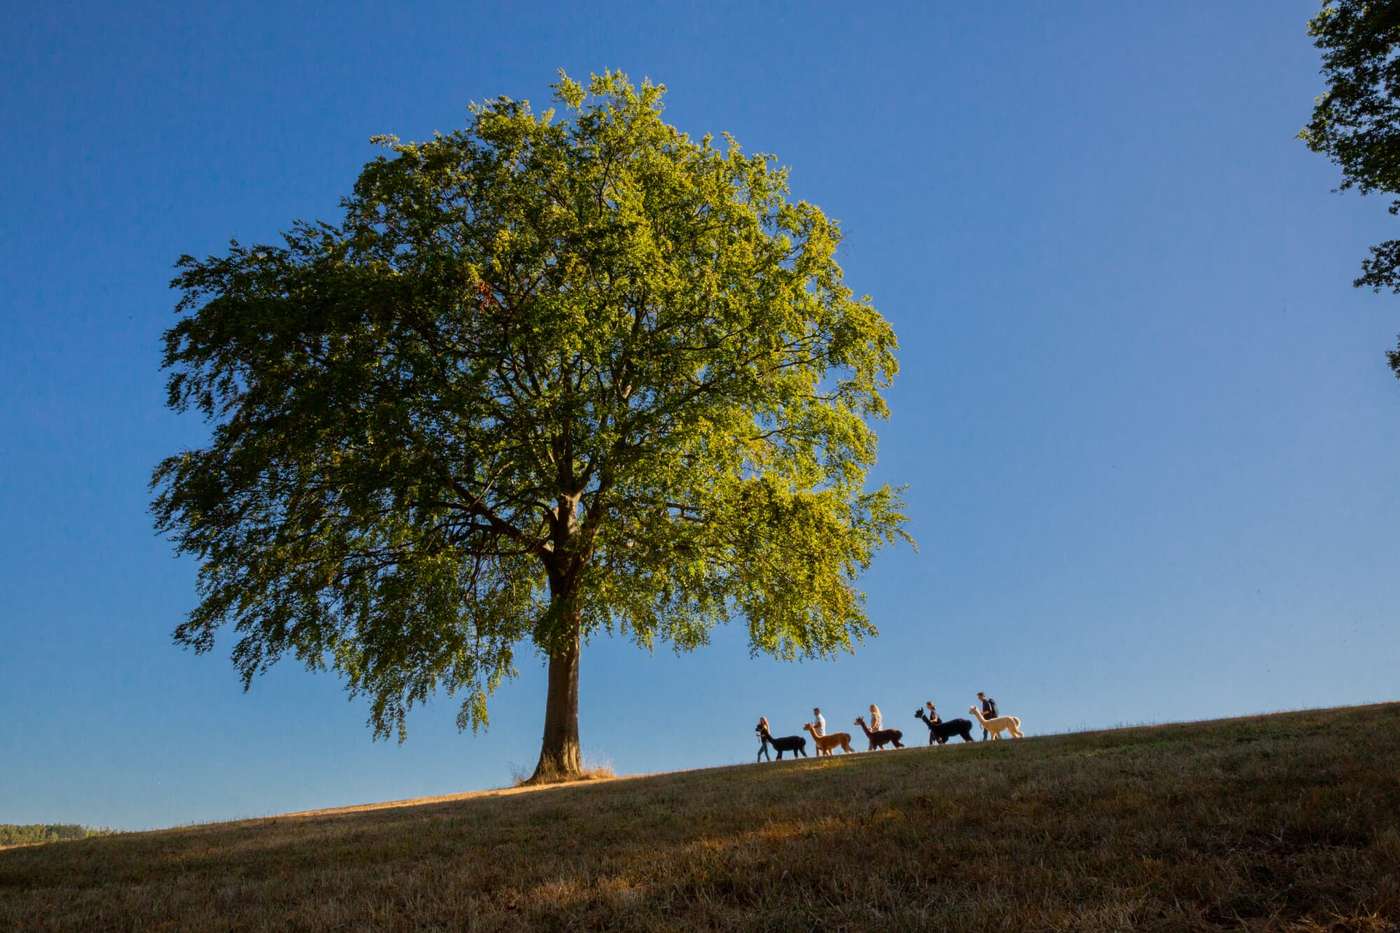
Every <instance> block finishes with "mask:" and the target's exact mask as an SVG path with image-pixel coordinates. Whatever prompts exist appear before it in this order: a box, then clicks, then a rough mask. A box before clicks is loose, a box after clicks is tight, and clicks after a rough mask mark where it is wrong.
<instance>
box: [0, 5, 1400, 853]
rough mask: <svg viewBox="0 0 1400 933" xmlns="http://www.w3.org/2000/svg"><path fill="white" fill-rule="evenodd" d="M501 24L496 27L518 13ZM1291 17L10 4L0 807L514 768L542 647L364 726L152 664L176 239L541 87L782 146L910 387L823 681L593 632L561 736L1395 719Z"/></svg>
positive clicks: (272, 227) (815, 674)
mask: <svg viewBox="0 0 1400 933" xmlns="http://www.w3.org/2000/svg"><path fill="white" fill-rule="evenodd" d="M512 6H513V5H512ZM1314 9H1315V4H1314V3H1311V2H1286V3H1281V2H1278V0H1258V2H1240V3H1231V4H1216V3H1205V2H1193V3H1172V4H1110V3H1095V4H1088V3H1083V4H1081V3H1057V4H1054V5H1050V4H1012V5H1006V6H1005V7H1004V8H1002V9H997V10H994V11H988V10H986V9H983V8H980V7H977V6H976V5H967V4H962V5H954V4H908V5H902V6H901V5H883V4H882V5H876V6H871V7H867V8H864V9H859V10H857V8H855V7H852V6H850V5H842V4H789V5H780V4H763V5H758V6H755V5H753V4H740V3H732V4H728V3H710V4H674V5H664V6H663V5H647V6H645V7H644V8H642V9H636V10H631V9H626V8H625V7H621V6H609V5H606V4H603V5H598V4H594V5H590V6H589V7H588V10H587V12H586V13H584V12H580V11H579V8H578V7H576V6H574V5H558V6H553V5H541V6H539V8H538V9H536V10H535V11H533V12H522V11H518V10H514V9H509V10H508V9H507V5H505V4H500V5H495V6H493V7H480V8H472V7H470V6H469V5H466V4H441V5H433V4H426V3H425V4H414V5H401V4H389V3H382V4H359V5H331V4H324V5H314V4H291V5H289V4H248V5H235V6H229V5H218V6H215V5H209V6H206V7H204V8H195V7H192V6H191V5H178V6H171V5H168V4H149V5H143V4H135V3H133V4H88V5H83V4H65V5H58V4H29V5H24V6H20V5H18V4H9V5H7V7H6V10H5V12H4V14H3V28H0V49H2V50H3V52H4V54H3V55H2V56H0V116H3V118H4V119H3V123H4V125H5V127H6V130H7V132H6V135H5V139H4V141H3V142H0V178H3V179H4V182H5V186H4V195H3V204H4V217H5V222H4V223H3V224H2V225H0V276H3V282H4V288H3V290H0V390H3V400H4V401H3V405H0V527H3V529H4V533H3V534H0V822H31V821H35V822H37V821H64V822H68V821H77V822H85V823H93V824H102V825H110V826H116V827H122V828H139V827H149V826H163V825H173V824H178V823H185V822H191V821H201V820H211V819H220V818H229V817H240V816H255V815H262V814H267V813H275V812H280V811H286V810H291V809H300V808H307V807H314V806H327V805H335V804H346V803H354V802H361V801H367V800H379V799H391V798H400V797H408V796H416V795H424V794H436V793H446V792H451V791H456V790H465V789H471V788H479V787H488V786H499V785H501V784H504V783H506V782H507V781H508V780H509V779H510V774H511V770H512V768H514V769H518V770H528V769H529V767H530V766H531V765H533V763H534V759H535V756H536V755H537V753H538V741H539V734H540V724H541V721H542V715H543V695H544V676H543V673H544V672H543V667H542V666H540V665H538V664H536V663H534V662H533V661H532V660H531V659H530V658H529V657H528V656H527V657H526V658H525V660H524V663H523V664H522V669H521V676H520V677H519V679H518V680H516V681H514V682H513V683H511V684H510V685H509V686H507V687H506V688H505V689H503V690H502V691H501V692H500V693H499V694H498V695H497V698H496V700H495V703H494V707H493V726H492V728H491V730H490V731H489V733H486V734H484V735H478V736H475V737H473V736H472V735H471V734H470V733H468V734H465V735H460V734H458V733H457V732H456V730H455V727H454V726H453V719H454V715H455V708H454V707H453V705H452V704H451V703H450V702H447V701H442V702H436V703H433V704H431V705H430V706H428V707H427V708H426V709H423V710H420V711H419V712H417V713H416V714H414V716H413V717H412V719H411V720H410V722H409V739H408V742H407V743H406V744H404V745H397V744H394V743H392V742H390V743H384V742H379V743H374V742H372V741H371V739H370V733H369V731H368V730H367V729H366V728H365V726H364V720H365V717H366V715H367V710H366V708H365V707H364V706H363V705H362V704H360V703H351V702H347V701H346V699H345V694H344V692H343V690H342V688H341V686H340V684H339V682H338V681H337V680H336V679H335V678H334V676H333V675H328V674H310V673H307V672H305V671H304V670H302V669H301V668H299V667H297V666H295V664H294V663H288V664H284V665H282V666H279V667H278V668H276V669H274V671H273V672H272V673H271V674H269V675H268V676H266V677H264V678H263V679H261V680H259V681H258V682H257V683H256V684H255V685H254V688H253V690H252V691H251V692H250V693H247V694H244V693H243V692H242V690H241V687H240V685H239V683H238V680H237V677H236V675H235V673H234V671H233V668H232V666H231V664H230V662H229V660H228V657H227V650H226V649H227V646H228V642H227V641H225V642H224V643H223V644H222V645H221V646H220V650H218V651H216V652H215V653H213V654H210V655H204V656H195V655H193V654H191V653H189V652H186V651H184V650H182V649H178V648H176V647H174V646H173V645H172V643H171V638H170V635H171V630H172V629H173V628H174V626H175V625H176V624H178V622H179V621H180V619H181V617H182V615H183V613H184V612H186V611H187V610H188V609H189V607H190V606H191V605H192V603H193V600H194V588H193V582H194V567H193V566H192V565H191V564H190V563H189V562H187V561H184V560H176V559H174V558H173V557H172V556H171V551H170V548H169V546H168V544H167V543H165V542H163V541H161V540H160V539H158V538H157V537H156V536H155V535H154V534H153V532H152V530H151V523H150V518H149V515H148V513H147V511H146V508H147V502H148V493H147V490H146V481H147V478H148V476H149V472H150V469H151V467H152V466H153V465H154V463H155V462H156V461H157V460H158V459H159V458H161V457H162V456H164V455H166V454H168V453H170V452H173V451H174V450H176V449H179V448H180V447H182V446H185V445H191V444H196V443H198V442H199V441H200V439H201V437H202V436H203V431H204V428H203V426H202V425H201V424H200V423H199V422H198V420H197V419H196V418H194V417H191V416H185V417H178V416H175V415H173V414H171V413H169V412H167V411H166V410H165V409H164V408H163V406H162V402H163V377H162V375H161V373H160V371H159V336H160V334H161V332H162V331H163V330H164V329H165V328H166V327H168V326H169V325H170V324H171V323H172V322H173V320H174V317H173V313H172V305H173V295H172V293H171V292H170V291H169V290H168V289H167V287H166V286H167V282H168V280H169V279H170V277H171V273H172V270H171V266H172V263H173V262H174V260H175V259H176V257H177V256H179V255H180V254H181V253H186V252H189V253H195V254H205V253H208V252H214V251H218V250H219V249H221V248H222V247H223V245H224V244H226V243H227V241H228V239H229V238H230V237H235V236H236V237H238V238H239V239H241V240H244V241H257V240H267V239H270V238H273V237H275V236H276V234H277V232H278V231H279V230H280V229H282V228H284V227H286V226H287V225H288V224H289V223H290V222H291V221H292V220H293V219H295V218H301V217H307V218H310V217H328V218H334V217H335V216H336V204H337V200H338V198H339V197H340V196H341V195H342V194H343V193H345V192H346V191H347V190H348V189H349V187H350V185H351V184H352V182H353V180H354V178H355V176H356V173H357V171H358V169H359V167H360V166H361V165H362V164H363V163H364V162H365V161H366V160H368V159H369V158H371V157H372V156H373V154H374V150H373V149H372V147H371V146H370V145H369V143H368V137H369V136H370V135H371V134H374V133H381V132H391V133H396V134H398V135H400V136H402V137H404V138H417V137H423V136H426V135H429V134H431V133H432V132H433V131H434V130H449V129H452V128H455V127H458V126H460V125H462V124H463V123H464V122H465V106H466V104H467V102H469V101H471V100H481V99H485V98H488V97H493V96H496V95H499V94H506V95H511V96H517V97H529V98H531V99H533V100H536V101H543V99H544V98H546V97H547V95H548V90H547V85H548V84H549V83H550V82H551V81H552V80H553V78H554V74H555V70H556V69H557V68H560V67H563V68H565V69H567V70H569V71H570V72H572V73H574V74H575V75H578V76H583V75H586V74H587V73H588V72H589V71H597V70H602V69H604V68H608V67H612V68H621V69H623V70H625V71H627V72H628V73H629V74H631V75H632V76H633V77H634V78H641V77H642V76H650V77H652V78H654V79H656V80H659V81H662V82H664V83H666V84H667V85H669V87H670V88H671V92H670V94H669V96H668V109H667V115H668V118H669V119H670V120H672V121H673V122H675V123H676V124H678V125H679V126H681V127H682V128H683V129H685V130H687V131H688V132H691V133H692V134H695V135H699V134H701V133H704V132H707V131H721V130H728V131H730V132H732V133H734V134H735V135H736V136H737V137H738V138H739V140H740V141H741V142H742V143H743V144H744V145H745V146H746V147H747V148H749V149H753V150H763V151H769V152H774V153H776V154H777V155H778V156H779V158H780V160H781V161H782V162H784V163H785V164H787V165H789V166H791V168H792V180H793V186H794V189H795V193H796V194H797V195H798V196H800V197H803V198H807V199H809V200H812V201H814V202H816V203H817V204H819V205H821V206H822V207H823V208H824V209H825V210H826V211H827V212H828V213H829V214H830V215H832V216H834V217H836V218H838V219H839V220H840V221H841V222H842V225H843V227H844V230H845V232H846V242H845V243H844V244H843V247H842V256H843V263H844V265H845V268H846V271H847V276H848V281H849V282H850V284H851V285H852V287H854V288H855V289H856V290H857V291H858V292H869V293H870V294H871V295H873V296H874V298H875V300H876V304H877V306H878V307H879V308H880V309H881V310H882V311H883V312H884V314H885V315H886V316H887V317H888V318H889V319H890V320H891V321H892V322H893V324H894V326H895V329H896V331H897V332H898V334H899V336H900V340H901V344H902V351H901V361H902V365H903V372H902V374H901V376H900V378H899V380H898V381H897V383H896V385H895V388H894V389H893V391H892V393H891V395H890V400H891V405H892V408H893V417H892V419H891V420H890V421H889V423H888V424H886V425H884V426H883V428H882V430H881V438H882V440H881V460H880V464H879V467H878V470H877V477H876V479H877V480H879V481H885V480H888V481H892V482H896V483H907V484H909V495H908V498H909V506H910V515H911V519H912V525H911V530H912V531H913V532H914V534H915V536H916V537H917V538H918V541H919V545H920V549H919V550H918V551H917V552H914V551H912V550H910V549H908V548H903V549H899V550H894V551H889V552H885V553H884V554H882V555H881V557H880V558H879V559H878V560H877V563H876V565H875V566H874V567H873V568H872V570H871V571H870V572H869V574H868V576H867V577H866V578H865V581H864V582H865V585H866V588H867V590H868V592H869V608H870V612H871V615H872V617H873V618H874V620H875V622H876V623H877V625H879V627H880V629H881V636H880V637H879V638H878V639H877V640H874V641H872V642H869V643H867V644H865V645H864V646H862V647H861V648H860V650H859V651H858V652H857V653H856V654H855V655H853V656H849V657H843V658H841V659H839V660H837V661H835V662H830V663H811V662H808V663H801V664H792V665H782V664H778V663H775V662H772V661H769V660H766V659H761V658H760V659H754V658H750V657H749V655H748V651H747V648H746V645H745V643H744V640H743V633H742V632H741V631H738V630H733V631H729V630H721V631H719V632H717V633H716V634H715V637H714V642H713V644H712V645H711V646H710V647H709V648H707V649H705V650H702V651H700V652H697V653H694V654H691V655H686V656H680V657H678V656H675V655H673V654H672V653H670V652H669V651H666V650H664V649H662V650H659V651H658V652H657V653H656V654H654V655H647V654H646V653H644V652H642V651H640V650H638V649H636V648H634V647H631V646H630V645H627V644H623V643H610V642H607V641H595V642H593V643H592V644H590V645H589V646H588V648H587V651H586V655H585V660H584V664H583V674H582V677H583V680H582V729H583V740H584V743H585V755H586V757H588V758H591V759H593V760H596V761H603V762H607V763H610V764H611V765H612V766H613V767H615V768H616V769H617V770H619V771H622V772H639V771H655V770H669V769H675V768H686V767H696V766H703V765H712V764H724V763H731V762H741V761H748V760H751V757H752V755H753V753H754V751H755V744H754V742H753V739H752V733H751V728H752V724H753V722H754V720H755V719H756V718H757V716H758V715H759V714H766V715H767V716H768V717H769V718H770V719H771V720H772V721H773V723H774V726H775V729H776V730H777V731H778V732H780V733H789V732H797V731H798V729H799V727H800V725H801V723H802V722H803V721H804V720H803V717H804V716H805V715H806V714H807V712H808V711H809V710H810V708H811V707H812V706H813V705H814V704H820V705H821V706H822V707H823V708H824V709H825V710H826V712H827V716H828V719H829V720H831V721H832V722H834V723H846V722H849V721H850V719H852V718H853V717H854V716H855V715H856V714H857V713H858V712H860V710H862V709H863V708H864V707H865V706H866V705H867V704H869V703H870V702H877V703H879V704H880V705H881V707H882V708H883V710H884V711H885V714H886V718H887V719H888V720H891V721H892V722H893V724H895V725H898V726H900V727H902V728H904V729H905V730H906V731H907V732H908V734H910V735H911V736H913V737H916V738H918V739H919V740H922V732H923V727H922V726H921V725H920V724H919V723H918V722H917V721H915V720H914V719H912V717H910V716H909V713H910V712H911V711H912V710H913V709H914V707H915V705H916V704H918V703H920V702H922V701H923V700H925V699H928V698H930V697H931V698H933V699H935V700H936V701H937V702H938V704H939V706H940V709H942V710H943V711H944V713H945V715H947V714H948V713H949V712H952V711H956V710H960V709H963V708H965V707H966V706H967V704H968V702H969V701H970V700H971V699H972V697H973V695H974V693H975V692H976V691H977V690H979V689H985V690H988V691H990V692H991V693H993V694H994V695H995V696H997V697H998V698H999V699H1000V700H1001V705H1002V708H1003V710H1004V711H1007V712H1014V713H1016V714H1019V715H1020V716H1022V717H1023V719H1024V720H1025V724H1026V728H1027V730H1028V732H1030V733H1045V732H1054V731H1063V730H1068V729H1078V728H1086V727H1100V726H1111V725H1115V724H1120V723H1138V722H1159V721H1169V720H1179V719H1192V718H1205V717H1215V716H1225V715H1233V714H1243V713H1250V712H1257V711H1266V710H1277V709H1286V708H1297V707H1308V706H1322V705H1338V704H1347V703H1361V702H1367V701H1376V700H1385V699H1394V698H1396V695H1397V690H1396V681H1395V675H1394V671H1395V670H1396V668H1397V662H1400V634H1397V628H1396V626H1395V625H1394V623H1393V612H1394V609H1393V607H1394V606H1395V605H1396V604H1397V603H1400V577H1397V574H1396V573H1395V567H1396V565H1397V557H1400V543H1397V542H1396V540H1395V536H1394V535H1393V534H1392V530H1393V529H1394V528H1397V527H1400V501H1397V497H1396V495H1395V483H1394V477H1395V474H1396V468H1397V466H1400V384H1398V383H1397V382H1396V380H1395V379H1394V378H1393V377H1392V376H1391V375H1390V373H1389V371H1388V369H1387V368H1386V365H1385V359H1384V351H1385V350H1386V349H1387V348H1388V347H1389V346H1391V345H1393V343H1394V340H1395V333H1396V331H1400V299H1397V298H1394V297H1391V296H1376V295H1372V294H1370V293H1365V292H1359V291H1356V290H1354V289H1352V288H1351V287H1350V285H1349V283H1350V281H1351V279H1352V277H1353V276H1354V274H1355V272H1356V270H1357V266H1358V262H1359V260H1360V258H1361V257H1362V255H1363V254H1364V253H1365V248H1366V245H1367V244H1369V243H1371V242H1373V241H1375V240H1378V239H1380V238H1382V237H1386V236H1390V235H1393V233H1392V231H1393V225H1394V221H1393V220H1392V219H1391V218H1389V217H1387V216H1386V214H1385V210H1384V204H1383V202H1381V201H1380V200H1376V199H1371V200H1365V199H1361V198H1358V197H1356V196H1355V195H1346V196H1339V195H1336V194H1334V193H1332V191H1331V189H1332V188H1333V187H1335V185H1336V183H1337V180H1338V178H1337V175H1336V170H1335V169H1334V168H1333V167H1332V166H1331V165H1330V164H1329V163H1327V162H1326V161H1325V160H1324V159H1322V158H1321V157H1319V156H1316V155H1313V154H1312V153H1310V152H1308V151H1307V150H1306V148H1305V147H1304V146H1303V145H1302V144H1301V143H1299V142H1297V141H1296V140H1295V139H1294V136H1295V134H1296V132H1297V130H1298V128H1299V127H1300V126H1301V125H1302V124H1303V122H1304V120H1305V119H1306V116H1307V114H1308V111H1309V108H1310V106H1311V102H1312V99H1313V97H1314V95H1315V94H1316V93H1317V92H1318V91H1319V89H1320V86H1321V85H1320V78H1319V76H1318V74H1317V67H1318V60H1317V54H1316V52H1315V50H1314V49H1313V48H1312V47H1311V45H1310V42H1309V40H1308V38H1307V36H1306V35H1305V31H1304V24H1305V22H1306V20H1307V18H1308V17H1309V16H1310V15H1311V14H1312V12H1313V11H1314Z"/></svg>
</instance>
